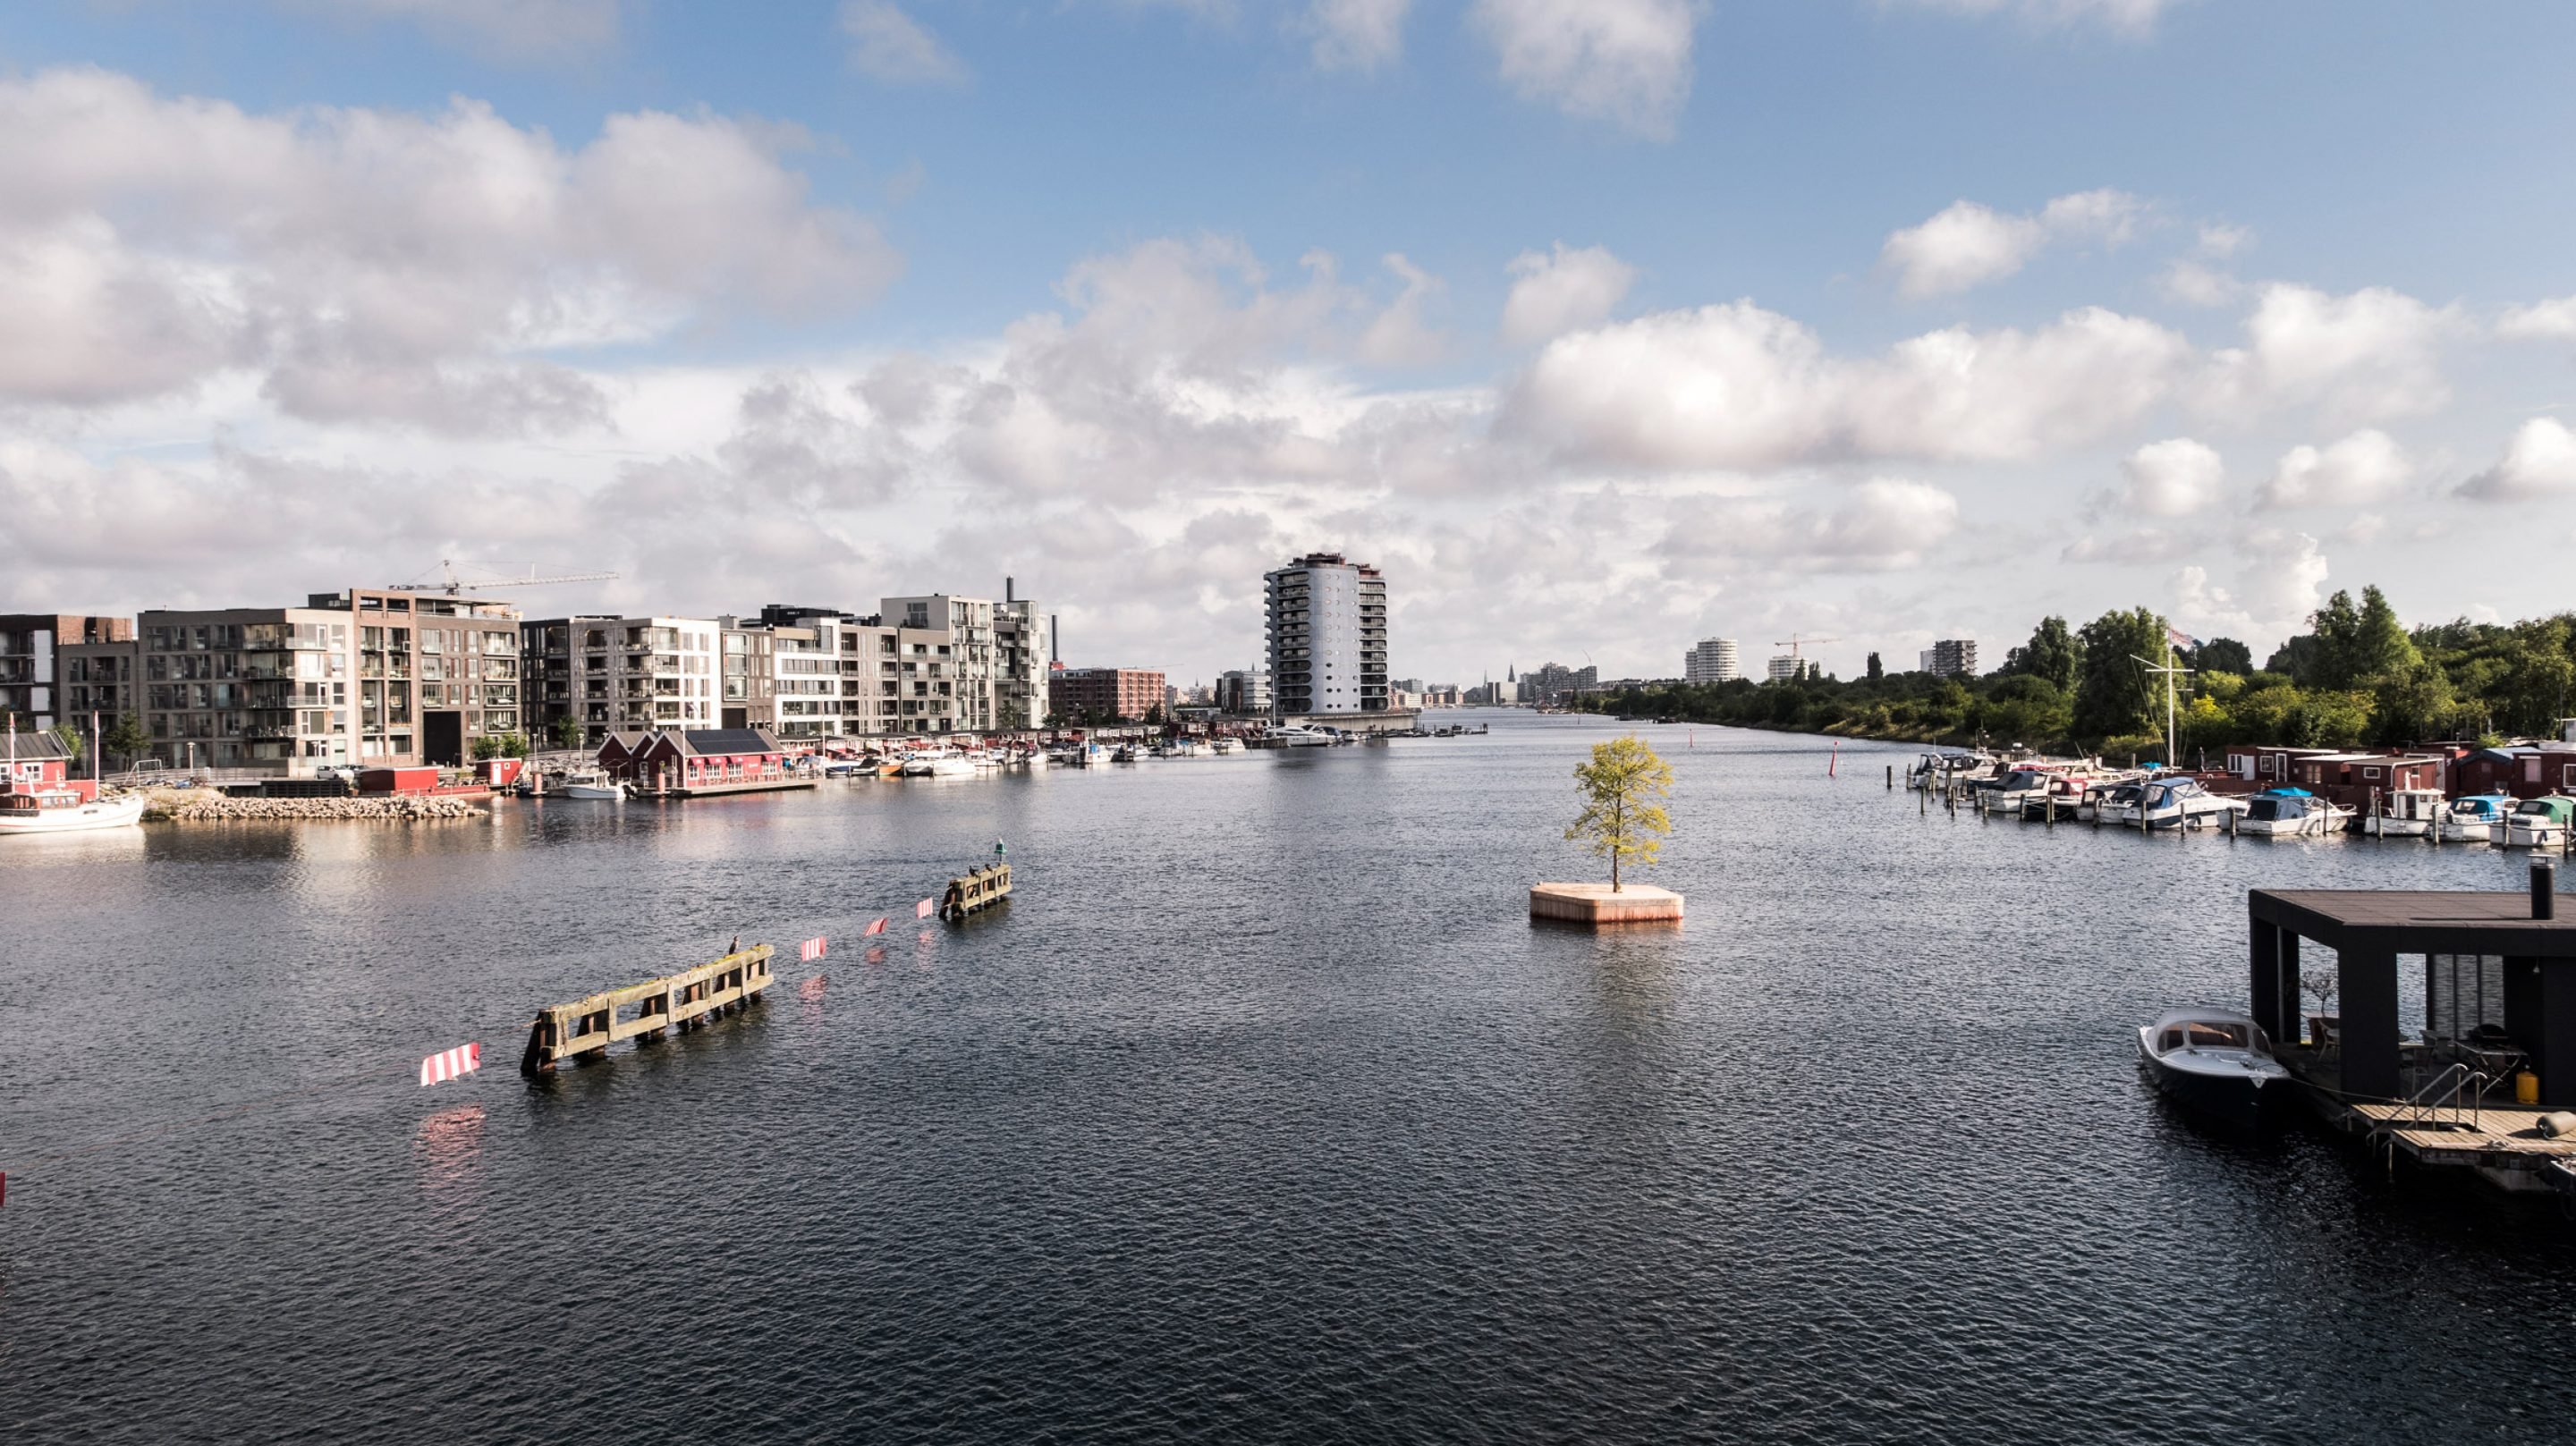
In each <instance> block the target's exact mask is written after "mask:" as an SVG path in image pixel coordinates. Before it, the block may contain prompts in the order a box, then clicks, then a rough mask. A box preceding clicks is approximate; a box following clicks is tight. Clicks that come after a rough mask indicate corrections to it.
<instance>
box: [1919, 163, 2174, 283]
mask: <svg viewBox="0 0 2576 1446" xmlns="http://www.w3.org/2000/svg"><path fill="white" fill-rule="evenodd" d="M2145 210H2146V203H2144V202H2143V201H2140V200H2139V199H2138V198H2137V197H2135V196H2132V195H2129V194H2128V193H2126V192H2124V191H2114V190H2107V189H2105V190H2094V191H2079V192H2076V193H2075V194H2073V195H2067V196H2060V197H2058V198H2057V199H2055V200H2053V201H2051V202H2049V203H2048V204H2047V205H2046V206H2043V207H2041V208H2040V210H2039V211H2038V213H2037V214H2035V215H2012V214H2007V213H2005V212H2001V211H1997V210H1995V209H1994V208H1992V207H1990V206H1983V205H1979V204H1978V203H1977V202H1974V201H1955V202H1953V203H1951V204H1950V205H1949V206H1948V207H1947V208H1945V209H1944V210H1942V211H1941V212H1940V213H1939V214H1938V215H1935V216H1934V217H1932V219H1930V220H1928V221H1925V222H1924V223H1923V224H1922V225H1920V226H1911V227H1908V228H1906V229H1905V230H1902V231H1898V232H1895V233H1893V234H1891V235H1890V236H1889V237H1888V238H1887V241H1886V243H1885V244H1884V245H1882V246H1881V247H1880V248H1879V258H1878V259H1879V264H1880V265H1881V266H1882V267H1884V268H1886V269H1887V270H1888V271H1890V272H1892V273H1894V274H1895V276H1896V284H1897V290H1899V291H1900V292H1902V293H1903V294H1905V295H1907V296H1910V297H1918V298H1919V297H1926V296H1946V295H1950V294H1952V293H1954V292H1960V291H1967V290H1970V289H1972V288H1974V287H1978V286H1983V285H1985V284H1986V283H1988V282H1991V281H2000V280H2002V279H2003V278H2005V277H2007V276H2010V275H2012V274H2013V273H2015V272H2017V271H2019V270H2021V269H2022V268H2023V267H2024V266H2027V265H2029V264H2030V262H2031V259H2032V258H2033V257H2035V256H2037V255H2038V254H2039V253H2040V252H2041V251H2042V250H2044V249H2045V248H2047V247H2048V246H2049V245H2050V244H2052V243H2054V242H2060V241H2069V240H2100V241H2102V242H2104V243H2106V244H2109V245H2118V244H2119V243H2120V242H2122V241H2125V240H2127V239H2128V237H2129V234H2130V232H2131V231H2132V230H2133V229H2134V228H2135V226H2136V224H2137V219H2138V217H2139V216H2140V215H2141V214H2142V213H2143V212H2144V211H2145Z"/></svg>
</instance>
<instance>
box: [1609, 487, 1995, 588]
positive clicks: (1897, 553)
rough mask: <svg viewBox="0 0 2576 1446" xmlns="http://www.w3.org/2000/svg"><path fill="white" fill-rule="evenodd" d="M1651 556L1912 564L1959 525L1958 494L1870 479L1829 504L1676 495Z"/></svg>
mask: <svg viewBox="0 0 2576 1446" xmlns="http://www.w3.org/2000/svg"><path fill="white" fill-rule="evenodd" d="M1670 515H1671V520H1670V522H1669V523H1668V524H1667V525H1666V528H1665V531H1664V535H1663V538H1662V539H1661V540H1660V541H1659V542H1657V543H1656V545H1655V551H1656V553H1657V555H1658V556H1660V557H1663V558H1666V559H1668V560H1672V561H1675V562H1681V563H1704V562H1714V561H1727V562H1751V563H1757V564H1760V565H1762V566H1764V567H1767V568H1778V569H1784V570H1789V571H1800V572H1883V571H1891V570H1895V569H1900V568H1909V567H1917V566H1920V565H1921V564H1922V563H1923V561H1924V559H1925V558H1926V557H1927V556H1928V555H1929V554H1930V553H1931V552H1932V551H1933V550H1934V549H1936V548H1938V547H1939V546H1940V545H1941V544H1942V543H1944V542H1946V541H1948V540H1949V539H1950V537H1951V535H1952V534H1953V533H1955V532H1957V531H1958V527H1959V499H1958V498H1956V497H1953V496H1951V495H1950V494H1949V493H1947V492H1944V491H1942V490H1941V489H1940V488H1938V487H1934V486H1932V485H1930V484H1928V483H1923V482H1915V481H1909V480H1905V479H1902V478H1887V477H1880V478H1873V479H1871V480H1869V481H1867V482H1864V483H1862V484H1861V485H1860V486H1859V487H1857V488H1855V489H1853V492H1852V495H1851V497H1850V498H1849V500H1847V501H1845V502H1843V503H1842V504H1841V505H1839V506H1836V507H1833V508H1831V509H1818V508H1806V507H1799V506H1795V505H1793V504H1791V503H1788V502H1784V501H1781V500H1779V499H1776V498H1761V497H1698V498H1691V499H1686V500H1683V501H1679V502H1676V503H1675V504H1674V505H1673V507H1672V508H1671V514H1670Z"/></svg>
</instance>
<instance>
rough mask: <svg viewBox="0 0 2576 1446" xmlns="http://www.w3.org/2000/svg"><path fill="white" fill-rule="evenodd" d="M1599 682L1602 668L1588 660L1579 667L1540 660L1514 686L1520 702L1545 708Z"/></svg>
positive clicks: (1593, 686) (1596, 685)
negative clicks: (1540, 661)
mask: <svg viewBox="0 0 2576 1446" xmlns="http://www.w3.org/2000/svg"><path fill="white" fill-rule="evenodd" d="M1600 683H1601V670H1600V669H1599V668H1597V667H1594V666H1593V665H1592V664H1590V663H1586V664H1584V665H1583V666H1582V667H1580V668H1569V667H1567V666H1565V665H1564V664H1563V663H1541V664H1539V665H1538V666H1537V667H1535V668H1532V669H1530V670H1529V671H1528V672H1526V673H1523V674H1521V675H1520V677H1519V679H1518V680H1517V681H1516V682H1515V683H1514V684H1513V687H1514V690H1515V692H1516V694H1517V696H1518V698H1519V700H1520V701H1521V702H1524V703H1530V704H1535V705H1537V706H1539V707H1542V708H1547V707H1553V706H1555V705H1556V704H1559V703H1562V702H1564V701H1565V700H1566V699H1568V698H1570V697H1572V696H1574V695H1575V694H1577V693H1580V692H1583V691H1585V690H1587V689H1590V688H1595V687H1598V686H1600Z"/></svg>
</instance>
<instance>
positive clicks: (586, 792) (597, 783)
mask: <svg viewBox="0 0 2576 1446" xmlns="http://www.w3.org/2000/svg"><path fill="white" fill-rule="evenodd" d="M555 791H556V792H557V793H560V794H562V795H563V796H564V797H566V798H624V797H625V796H626V785H625V784H623V783H620V782H618V781H617V780H616V779H614V778H611V777H609V776H608V775H607V774H605V773H603V772H601V771H600V770H598V769H596V768H579V769H575V770H573V771H572V772H570V773H567V774H565V775H564V776H563V786H562V787H561V788H558V789H556V790H555Z"/></svg>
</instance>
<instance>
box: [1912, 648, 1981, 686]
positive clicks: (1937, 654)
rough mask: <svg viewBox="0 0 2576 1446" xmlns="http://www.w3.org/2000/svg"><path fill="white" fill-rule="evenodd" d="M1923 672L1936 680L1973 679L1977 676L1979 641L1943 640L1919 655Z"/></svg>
mask: <svg viewBox="0 0 2576 1446" xmlns="http://www.w3.org/2000/svg"><path fill="white" fill-rule="evenodd" d="M1919 657H1920V658H1921V661H1922V664H1923V671H1924V672H1927V673H1930V674H1931V675H1932V676H1934V677H1936V678H1973V677H1975V676H1977V641H1976V639H1974V638H1943V639H1942V640H1941V641H1939V642H1937V643H1934V644H1933V645H1932V646H1930V647H1928V648H1926V649H1924V650H1923V651H1922V653H1921V654H1920V655H1919Z"/></svg>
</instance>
